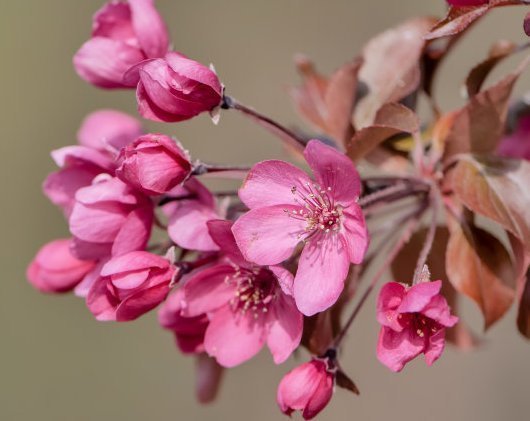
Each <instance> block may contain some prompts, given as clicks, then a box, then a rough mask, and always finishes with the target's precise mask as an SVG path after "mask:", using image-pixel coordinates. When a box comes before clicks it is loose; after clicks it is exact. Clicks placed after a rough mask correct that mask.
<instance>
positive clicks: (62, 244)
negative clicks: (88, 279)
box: [26, 238, 95, 292]
mask: <svg viewBox="0 0 530 421" xmlns="http://www.w3.org/2000/svg"><path fill="white" fill-rule="evenodd" d="M70 246H71V239H69V238H64V239H60V240H54V241H51V242H49V243H48V244H45V245H44V246H42V247H41V249H40V250H39V251H38V252H37V255H36V256H35V258H34V259H33V261H32V262H31V263H30V264H29V266H28V269H27V272H26V276H27V278H28V280H29V282H30V283H31V284H32V285H33V286H34V287H35V288H37V289H38V290H40V291H42V292H67V291H70V290H72V289H73V288H74V287H75V286H76V285H77V284H79V282H81V281H82V279H83V278H84V277H85V276H86V275H87V273H89V272H90V271H91V270H92V268H93V267H94V265H95V263H94V262H92V261H85V260H79V259H77V258H76V257H75V256H73V255H72V253H71V251H70Z"/></svg>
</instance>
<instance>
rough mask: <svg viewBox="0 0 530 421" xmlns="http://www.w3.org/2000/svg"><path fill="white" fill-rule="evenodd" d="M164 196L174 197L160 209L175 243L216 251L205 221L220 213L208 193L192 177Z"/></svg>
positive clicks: (184, 246)
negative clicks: (167, 220)
mask: <svg viewBox="0 0 530 421" xmlns="http://www.w3.org/2000/svg"><path fill="white" fill-rule="evenodd" d="M168 196H169V197H172V198H175V199H176V200H174V201H172V202H170V203H168V204H167V205H165V206H164V208H163V209H164V213H165V214H166V215H167V216H168V217H169V223H168V234H169V237H170V238H171V239H172V240H173V241H174V242H175V244H177V245H178V246H180V247H183V248H185V249H188V250H198V251H216V250H219V246H218V245H217V243H216V242H215V241H214V240H213V239H212V237H211V236H210V232H209V231H208V221H211V220H214V219H219V218H221V217H222V216H223V215H222V214H223V212H218V209H217V204H216V201H215V198H214V197H213V195H212V193H211V192H210V191H209V190H208V189H207V188H206V187H205V186H204V185H203V184H202V183H201V182H200V181H199V180H197V179H196V178H194V177H192V178H190V179H189V180H187V181H186V182H185V183H184V185H183V186H179V187H177V188H176V189H174V190H173V191H172V192H171V193H170V194H169V195H168Z"/></svg>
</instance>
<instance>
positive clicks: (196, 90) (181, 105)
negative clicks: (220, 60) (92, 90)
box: [125, 52, 223, 122]
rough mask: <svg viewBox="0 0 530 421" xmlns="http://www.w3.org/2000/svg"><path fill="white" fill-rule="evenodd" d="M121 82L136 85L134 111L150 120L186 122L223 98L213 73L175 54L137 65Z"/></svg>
mask: <svg viewBox="0 0 530 421" xmlns="http://www.w3.org/2000/svg"><path fill="white" fill-rule="evenodd" d="M125 80H126V81H127V83H130V84H136V83H138V87H137V90H136V97H137V100H138V110H139V112H140V114H141V115H142V116H143V117H145V118H147V119H150V120H154V121H166V122H176V121H182V120H188V119H190V118H192V117H195V116H196V115H198V114H200V113H202V112H205V111H211V110H213V109H214V108H215V107H217V106H218V105H220V103H221V99H222V95H223V87H222V85H221V82H220V81H219V79H218V77H217V75H216V74H215V72H214V71H212V70H210V69H209V68H208V67H206V66H204V65H202V64H200V63H198V62H196V61H194V60H191V59H189V58H187V57H186V56H184V55H182V54H180V53H175V52H170V53H168V54H167V55H166V56H165V58H159V59H153V60H147V61H145V62H143V63H141V64H139V65H138V66H136V67H134V68H132V69H131V70H130V71H129V72H128V73H127V74H126V75H125Z"/></svg>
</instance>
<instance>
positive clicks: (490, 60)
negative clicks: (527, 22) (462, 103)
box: [466, 40, 518, 97]
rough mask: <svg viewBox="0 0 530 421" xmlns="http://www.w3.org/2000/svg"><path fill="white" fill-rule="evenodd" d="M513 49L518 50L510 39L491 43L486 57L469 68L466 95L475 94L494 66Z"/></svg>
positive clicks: (512, 51) (513, 50)
mask: <svg viewBox="0 0 530 421" xmlns="http://www.w3.org/2000/svg"><path fill="white" fill-rule="evenodd" d="M515 51H518V49H517V44H515V43H513V42H511V41H505V40H501V41H497V42H496V43H495V44H493V45H492V47H491V49H490V51H489V54H488V57H487V58H486V59H485V60H484V61H482V62H481V63H479V64H477V65H476V66H475V67H473V69H471V71H470V72H469V74H468V75H467V79H466V89H467V95H468V96H469V97H472V96H473V95H476V94H477V93H478V92H479V91H480V89H481V87H482V85H483V83H484V81H485V80H486V78H487V77H488V75H489V74H490V72H491V71H492V70H493V69H494V68H495V66H496V65H497V64H499V63H500V62H501V61H502V60H504V59H505V58H507V57H509V56H510V55H511V54H512V53H514V52H515Z"/></svg>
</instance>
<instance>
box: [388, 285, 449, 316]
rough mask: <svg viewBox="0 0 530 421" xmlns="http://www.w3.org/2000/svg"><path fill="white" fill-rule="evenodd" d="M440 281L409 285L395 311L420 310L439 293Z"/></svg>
mask: <svg viewBox="0 0 530 421" xmlns="http://www.w3.org/2000/svg"><path fill="white" fill-rule="evenodd" d="M441 288H442V281H432V282H420V283H419V284H416V285H413V286H411V287H410V288H409V289H408V290H407V293H406V294H405V297H403V301H401V304H400V305H399V308H398V309H397V311H399V312H400V313H416V312H420V311H422V310H423V309H424V308H425V306H427V304H429V303H430V302H431V300H432V299H433V297H435V296H436V295H438V294H439V293H440V289H441Z"/></svg>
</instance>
